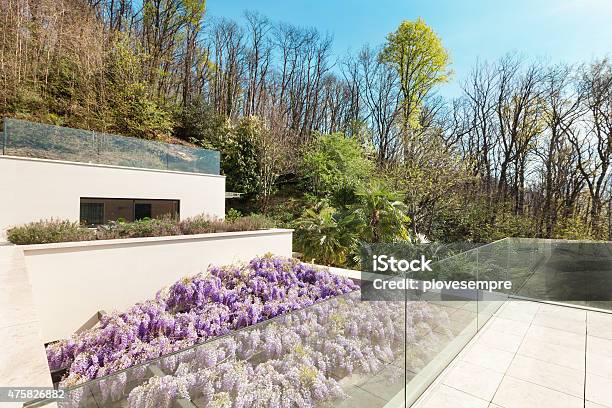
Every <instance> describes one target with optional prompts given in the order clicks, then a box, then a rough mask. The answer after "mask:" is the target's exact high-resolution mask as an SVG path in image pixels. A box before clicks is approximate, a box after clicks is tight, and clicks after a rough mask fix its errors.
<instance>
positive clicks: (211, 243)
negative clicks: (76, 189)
mask: <svg viewBox="0 0 612 408" xmlns="http://www.w3.org/2000/svg"><path fill="white" fill-rule="evenodd" d="M292 235H293V231H292V230H284V229H272V230H264V231H245V232H226V233H217V234H202V235H183V236H174V237H155V238H132V239H121V240H108V241H89V242H70V243H59V244H42V245H24V246H20V248H22V249H23V253H24V255H25V262H26V267H27V269H28V273H29V276H30V281H31V284H32V293H33V299H34V304H35V305H36V308H37V310H38V314H39V317H40V322H41V328H42V338H43V340H44V341H45V342H48V341H52V340H57V339H60V338H65V337H67V336H69V335H70V334H72V333H73V332H75V331H76V330H77V329H78V328H79V327H81V326H82V325H83V324H84V323H85V322H86V321H87V320H88V319H90V318H91V317H92V315H94V314H95V313H96V312H97V311H98V310H105V311H106V312H110V311H112V310H124V309H125V308H127V307H129V306H131V305H132V304H134V303H136V302H139V301H143V300H146V299H149V298H152V297H154V296H155V294H156V293H157V291H158V290H159V289H161V288H162V287H164V286H168V285H170V284H172V283H174V282H175V281H177V280H178V279H180V278H182V277H184V276H191V275H195V274H197V273H198V272H204V271H206V269H207V267H208V265H226V264H230V263H234V262H237V261H248V260H250V259H252V258H254V257H255V256H259V255H263V254H265V253H268V252H270V253H273V254H275V255H280V256H286V257H289V256H291V240H292Z"/></svg>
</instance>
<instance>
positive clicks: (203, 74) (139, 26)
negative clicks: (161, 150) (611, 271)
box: [0, 0, 612, 264]
mask: <svg viewBox="0 0 612 408" xmlns="http://www.w3.org/2000/svg"><path fill="white" fill-rule="evenodd" d="M255 6H256V5H255V3H254V7H255ZM0 9H1V12H0V33H1V34H0V38H1V39H0V89H1V92H0V115H3V116H12V117H18V118H23V119H28V120H34V121H41V122H45V123H53V124H58V125H63V126H70V127H76V128H83V129H91V130H99V131H106V132H113V133H119V134H124V135H129V136H135V137H141V138H149V139H160V140H176V139H180V140H181V141H183V142H188V143H193V144H197V145H200V146H204V147H210V148H215V149H218V150H220V151H221V152H222V169H223V172H224V173H225V174H226V175H227V176H228V179H227V182H228V190H230V191H237V192H242V193H245V198H244V199H242V200H241V201H239V202H236V203H234V204H235V205H236V206H237V207H239V208H240V209H241V211H243V212H251V211H254V212H264V213H266V214H267V215H269V216H270V217H273V218H276V219H277V220H278V222H281V223H286V224H290V225H293V226H296V227H297V228H298V238H299V245H300V248H301V249H302V250H304V251H306V252H309V253H311V252H312V253H313V256H315V255H314V253H316V257H323V258H325V257H326V256H328V257H331V258H333V259H329V260H328V261H329V263H335V264H344V263H345V262H346V259H345V258H346V257H348V256H349V252H350V250H349V249H346V248H349V247H350V246H351V245H352V244H351V242H354V241H355V240H369V241H374V242H377V241H379V242H382V241H393V240H397V239H406V238H408V237H411V236H414V235H415V234H416V233H421V234H424V235H426V236H427V237H429V238H430V239H435V240H442V241H450V240H470V241H475V242H486V241H491V240H495V239H498V238H502V237H505V236H533V237H547V238H553V237H555V238H595V239H608V240H612V201H611V198H610V197H611V194H612V176H611V175H612V168H611V165H612V163H611V155H612V63H611V61H610V60H609V59H607V56H605V55H602V56H600V58H599V59H598V60H593V61H584V63H583V64H581V65H576V66H566V65H557V64H555V63H554V62H553V63H542V62H538V61H532V60H526V59H523V58H521V57H520V56H518V55H517V54H508V55H507V56H506V57H504V58H502V59H500V60H499V61H488V62H477V61H474V67H473V71H472V73H471V75H470V77H469V79H468V80H467V81H466V82H465V83H464V84H462V89H463V92H462V95H461V96H460V97H458V98H456V99H453V100H447V99H444V98H441V97H439V96H436V90H437V89H439V88H440V87H443V86H444V83H446V82H448V81H450V80H452V50H447V49H445V47H444V38H440V37H439V36H438V35H436V33H435V32H434V31H433V30H432V29H431V28H430V27H429V26H427V24H426V23H425V22H424V21H423V20H417V21H405V22H404V23H402V24H401V25H400V26H399V27H398V28H397V30H396V31H395V32H393V33H390V34H389V35H388V36H387V38H381V39H380V44H379V46H363V48H360V47H361V45H360V44H355V47H354V49H360V51H359V52H357V53H354V54H350V55H333V54H332V51H331V50H332V48H331V45H332V41H333V40H332V38H331V37H330V36H328V35H326V34H323V33H321V32H319V31H317V30H316V29H315V28H304V27H296V26H293V25H290V24H285V23H283V22H276V21H270V20H269V19H267V18H266V17H265V16H263V15H260V14H258V13H256V12H247V14H246V18H245V20H244V21H245V22H244V23H241V24H238V23H236V22H234V21H230V20H226V19H223V18H220V17H214V18H213V17H210V16H208V15H207V14H206V7H205V1H203V0H144V1H142V2H140V1H130V0H90V1H89V2H85V1H80V0H30V1H26V0H0ZM585 46H586V45H585ZM295 219H297V221H295ZM300 234H302V235H300ZM322 239H323V240H322ZM323 241H325V242H326V244H325V245H327V243H329V246H328V247H327V248H324V249H321V248H319V249H316V248H315V249H313V248H314V247H315V246H316V245H317V244H316V243H317V242H319V244H318V245H319V247H321V246H322V245H323V244H321V243H322V242H323ZM318 250H321V251H322V252H321V253H317V251H318ZM334 257H336V258H334Z"/></svg>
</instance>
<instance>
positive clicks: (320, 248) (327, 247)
mask: <svg viewBox="0 0 612 408" xmlns="http://www.w3.org/2000/svg"><path fill="white" fill-rule="evenodd" d="M350 223H351V220H350V219H349V218H347V217H341V216H340V214H339V213H338V211H337V210H336V209H335V208H333V207H330V206H329V205H328V204H327V203H326V202H325V201H321V202H319V203H318V204H317V205H316V206H315V207H314V208H308V209H306V210H304V212H303V214H302V216H301V217H300V218H298V219H297V220H296V221H295V223H294V225H295V228H296V230H297V231H296V232H297V233H296V244H297V247H298V249H299V250H300V251H301V252H303V253H304V256H305V258H307V259H309V260H312V261H316V262H317V263H321V264H324V265H332V266H345V265H346V261H347V256H348V254H349V252H350V251H351V250H352V248H353V247H354V244H355V234H354V228H350V227H349V224H350Z"/></svg>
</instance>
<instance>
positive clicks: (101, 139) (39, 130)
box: [0, 118, 220, 175]
mask: <svg viewBox="0 0 612 408" xmlns="http://www.w3.org/2000/svg"><path fill="white" fill-rule="evenodd" d="M0 153H1V154H3V155H7V156H18V157H31V158H38V159H49V160H60V161H67V162H78V163H90V164H102V165H110V166H121V167H133V168H143V169H154V170H170V171H180V172H189V173H201V174H215V175H218V174H219V169H220V154H219V152H218V151H215V150H206V149H201V148H197V147H189V146H181V145H176V144H169V143H163V142H156V141H151V140H144V139H137V138H133V137H124V136H118V135H112V134H108V133H99V132H91V131H87V130H80V129H72V128H66V127H60V126H51V125H44V124H41V123H33V122H28V121H23V120H17V119H8V118H6V119H4V131H3V132H0Z"/></svg>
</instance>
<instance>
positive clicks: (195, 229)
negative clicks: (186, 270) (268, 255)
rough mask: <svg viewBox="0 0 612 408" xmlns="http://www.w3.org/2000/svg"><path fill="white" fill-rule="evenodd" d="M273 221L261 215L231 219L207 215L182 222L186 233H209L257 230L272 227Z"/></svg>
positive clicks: (182, 228)
mask: <svg viewBox="0 0 612 408" xmlns="http://www.w3.org/2000/svg"><path fill="white" fill-rule="evenodd" d="M272 225H273V224H272V222H271V221H270V220H269V219H268V218H266V217H264V216H261V215H249V216H246V217H238V218H234V219H229V220H220V219H215V218H211V217H208V216H205V215H200V216H196V217H192V218H187V219H185V220H183V221H181V222H180V229H181V232H182V233H183V234H185V235H191V234H209V233H214V232H236V231H255V230H261V229H268V228H271V227H272Z"/></svg>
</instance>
